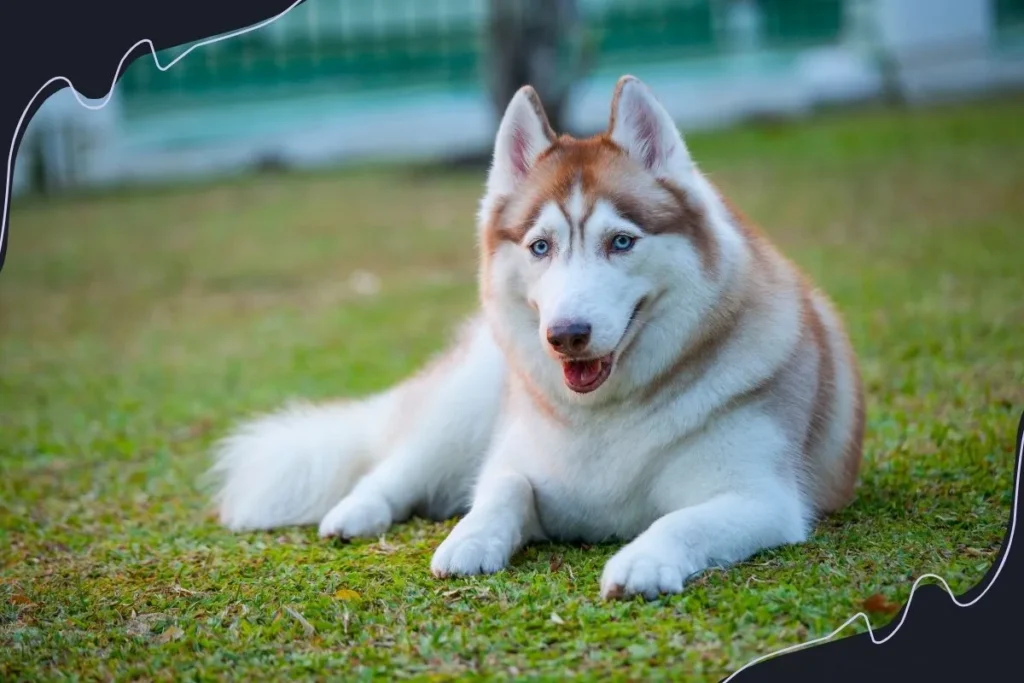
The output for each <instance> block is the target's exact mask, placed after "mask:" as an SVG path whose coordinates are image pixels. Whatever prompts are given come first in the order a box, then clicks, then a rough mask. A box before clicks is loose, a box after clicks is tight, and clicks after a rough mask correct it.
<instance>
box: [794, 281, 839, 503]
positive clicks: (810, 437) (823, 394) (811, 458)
mask: <svg viewBox="0 0 1024 683" xmlns="http://www.w3.org/2000/svg"><path fill="white" fill-rule="evenodd" d="M800 299H801V302H800V304H801V309H802V310H801V313H800V317H801V325H802V326H803V328H804V330H806V332H807V333H808V335H809V336H810V340H811V343H812V344H813V346H814V348H815V349H817V352H818V371H817V373H816V375H817V383H818V386H817V389H816V391H815V395H814V402H813V405H812V409H811V410H812V411H811V421H810V424H809V425H808V429H807V438H806V439H804V444H803V457H804V467H805V468H806V469H807V471H808V472H810V473H812V474H814V475H816V474H817V471H818V470H819V469H820V468H821V464H820V463H819V462H818V460H817V458H819V457H821V452H820V447H821V441H822V439H823V438H824V437H825V436H826V434H827V432H828V425H829V417H830V416H832V414H833V413H834V411H835V403H836V397H835V381H836V367H835V359H834V358H833V357H832V345H831V344H830V343H829V339H828V332H827V330H826V329H825V323H824V322H823V321H822V319H821V316H820V315H819V314H818V311H817V310H816V309H815V307H814V302H813V301H812V299H811V289H810V285H809V284H808V283H807V282H806V281H804V279H803V278H801V279H800ZM829 479H831V477H829ZM814 480H815V481H817V480H818V477H817V476H814ZM820 485H821V486H822V490H821V491H820V492H819V495H820V496H821V497H822V498H821V499H820V500H817V501H816V503H817V505H818V507H819V508H820V507H828V505H830V501H831V500H832V498H833V495H834V494H833V492H832V491H831V490H830V487H829V485H828V482H822V483H821V484H820Z"/></svg>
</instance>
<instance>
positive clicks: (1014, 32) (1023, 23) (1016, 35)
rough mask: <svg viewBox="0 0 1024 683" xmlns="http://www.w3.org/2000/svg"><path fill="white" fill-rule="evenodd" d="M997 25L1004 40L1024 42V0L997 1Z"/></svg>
mask: <svg viewBox="0 0 1024 683" xmlns="http://www.w3.org/2000/svg"><path fill="white" fill-rule="evenodd" d="M995 24H996V31H997V33H998V34H999V36H1000V37H1001V38H1003V39H1004V40H1009V41H1013V42H1017V41H1019V40H1024V0H995Z"/></svg>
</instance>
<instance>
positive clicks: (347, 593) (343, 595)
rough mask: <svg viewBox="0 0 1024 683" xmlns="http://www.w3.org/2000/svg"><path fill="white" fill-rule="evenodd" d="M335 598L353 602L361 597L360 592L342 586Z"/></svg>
mask: <svg viewBox="0 0 1024 683" xmlns="http://www.w3.org/2000/svg"><path fill="white" fill-rule="evenodd" d="M334 597H335V599H337V600H341V601H342V602H352V601H353V600H358V599H359V593H356V592H355V591H354V590H352V589H350V588H342V589H341V590H339V591H338V592H337V593H335V594H334Z"/></svg>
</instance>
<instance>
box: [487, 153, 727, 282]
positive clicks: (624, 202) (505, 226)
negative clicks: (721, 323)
mask: <svg viewBox="0 0 1024 683" xmlns="http://www.w3.org/2000/svg"><path fill="white" fill-rule="evenodd" d="M577 182H579V183H580V185H581V190H582V192H583V194H584V197H585V201H586V206H585V209H584V211H585V213H589V212H590V211H592V210H593V206H594V203H595V202H596V201H597V199H599V198H602V199H605V200H607V201H609V202H610V203H611V204H612V205H613V206H614V207H615V208H616V210H617V211H619V213H620V214H621V215H622V216H623V218H626V219H627V220H629V221H631V222H633V223H635V224H636V225H637V227H639V228H640V229H641V230H643V231H644V232H647V233H649V234H658V235H661V234H678V235H683V236H685V237H687V238H688V239H690V240H691V241H692V242H693V244H694V246H695V248H696V249H697V250H698V253H699V254H700V257H701V261H702V264H703V265H704V267H705V268H707V269H713V268H714V266H715V263H716V257H717V253H716V251H715V249H714V245H713V243H712V239H711V235H710V232H709V231H708V230H707V229H706V228H705V225H704V217H703V215H702V214H701V212H700V211H699V210H698V209H697V208H696V207H695V206H694V205H693V203H692V202H691V201H690V199H689V197H687V195H686V192H685V191H683V190H682V189H681V188H679V187H676V186H675V185H673V184H671V183H669V182H667V181H664V180H657V179H655V178H654V177H653V176H650V175H649V174H647V173H646V172H644V171H643V170H642V169H640V167H639V166H638V165H637V164H636V162H634V161H633V160H631V159H630V158H629V157H628V156H627V155H626V154H625V152H623V151H622V149H620V148H619V147H618V146H617V145H616V144H615V143H614V142H612V141H611V139H609V137H608V136H607V134H601V135H595V136H593V137H590V138H585V139H581V140H577V139H575V138H572V137H569V136H565V135H563V136H562V137H560V138H558V140H556V141H555V142H554V144H552V145H551V147H549V148H548V149H547V150H545V151H544V152H543V153H542V154H541V155H540V156H539V157H538V158H537V161H536V162H535V164H534V168H533V170H532V171H531V173H530V174H529V175H528V176H527V178H526V179H525V180H524V182H523V184H522V186H521V188H520V190H519V191H518V192H517V193H516V195H515V196H514V197H505V198H502V199H501V200H499V201H498V202H497V203H496V206H495V208H494V210H493V211H492V214H491V216H490V217H489V220H488V222H487V225H485V226H484V237H483V244H482V247H483V250H484V255H485V257H489V256H491V255H492V254H493V253H494V251H495V250H496V249H497V247H498V245H499V244H500V243H501V242H502V241H508V242H513V243H516V244H518V243H519V242H521V241H522V240H523V237H524V236H525V234H526V232H527V231H529V229H530V228H531V227H532V226H533V224H534V222H535V221H536V220H537V216H538V214H539V213H540V211H541V209H542V208H543V207H544V206H545V205H546V204H548V203H551V202H553V203H556V204H558V205H559V206H561V207H562V208H563V211H564V207H565V205H566V202H567V201H568V198H569V195H570V193H571V192H572V189H573V186H574V185H575V184H576V183H577Z"/></svg>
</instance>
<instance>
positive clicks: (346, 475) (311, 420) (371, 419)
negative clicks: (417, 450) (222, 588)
mask: <svg viewBox="0 0 1024 683" xmlns="http://www.w3.org/2000/svg"><path fill="white" fill-rule="evenodd" d="M392 403H393V394H392V393H391V392H389V393H385V394H380V395H378V396H375V397H371V398H369V399H365V400H362V401H352V402H335V403H326V404H322V405H313V404H309V403H294V404H292V405H290V406H287V407H286V408H284V409H282V410H279V411H277V412H275V413H271V414H268V415H264V416H262V417H259V418H256V419H253V420H251V421H249V422H246V423H243V424H242V425H240V426H239V427H238V428H236V430H235V431H234V432H233V433H232V434H230V435H229V436H227V437H226V438H224V439H223V440H222V441H220V442H219V443H218V444H217V446H216V450H215V453H214V465H213V468H212V469H211V471H210V474H211V475H212V477H213V478H214V479H215V480H216V482H217V484H216V485H217V492H216V494H215V497H214V500H215V503H216V505H217V512H218V516H219V518H220V521H221V523H222V524H223V525H224V526H226V527H227V528H229V529H231V530H233V531H241V530H251V529H270V528H275V527H282V526H293V525H306V524H316V523H317V522H319V521H320V519H321V518H322V517H323V516H324V515H325V514H327V512H328V511H329V510H330V509H331V508H332V507H333V506H334V505H335V504H336V503H337V502H338V501H340V500H341V499H342V498H343V497H344V496H345V495H346V494H347V493H348V492H349V490H351V488H352V487H353V486H354V485H355V483H356V482H357V481H358V480H359V479H360V477H362V476H363V475H364V474H365V473H366V472H367V471H369V470H370V468H372V467H373V466H374V465H375V464H376V460H377V459H378V458H380V457H381V453H380V449H379V448H377V444H378V441H379V439H380V438H381V437H382V435H383V432H384V429H385V424H386V420H387V418H388V413H389V409H390V407H391V405H392Z"/></svg>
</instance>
